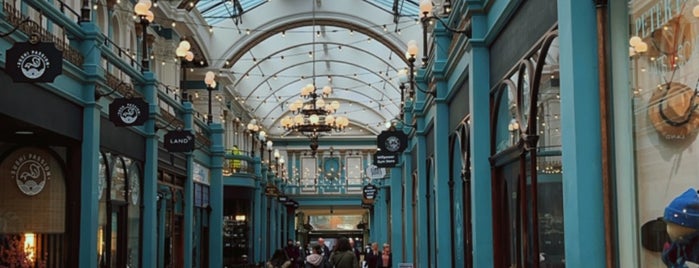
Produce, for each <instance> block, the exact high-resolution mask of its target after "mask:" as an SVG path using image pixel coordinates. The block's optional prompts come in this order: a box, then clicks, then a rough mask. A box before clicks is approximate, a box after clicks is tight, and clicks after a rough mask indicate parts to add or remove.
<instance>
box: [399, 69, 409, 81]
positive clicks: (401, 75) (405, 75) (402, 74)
mask: <svg viewBox="0 0 699 268" xmlns="http://www.w3.org/2000/svg"><path fill="white" fill-rule="evenodd" d="M407 82H408V70H406V69H401V70H400V71H398V83H401V84H404V83H407Z"/></svg>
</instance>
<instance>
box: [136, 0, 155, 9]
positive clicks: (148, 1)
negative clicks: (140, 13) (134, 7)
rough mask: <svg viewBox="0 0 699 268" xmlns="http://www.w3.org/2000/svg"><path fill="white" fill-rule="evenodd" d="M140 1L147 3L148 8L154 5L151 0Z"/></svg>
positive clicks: (140, 1)
mask: <svg viewBox="0 0 699 268" xmlns="http://www.w3.org/2000/svg"><path fill="white" fill-rule="evenodd" d="M138 2H139V3H143V4H144V5H146V8H147V9H150V8H151V7H152V6H153V2H151V1H150V0H139V1H138Z"/></svg>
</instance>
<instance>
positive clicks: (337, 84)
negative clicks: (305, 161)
mask: <svg viewBox="0 0 699 268" xmlns="http://www.w3.org/2000/svg"><path fill="white" fill-rule="evenodd" d="M196 7H197V9H198V10H199V12H200V13H201V15H202V17H203V18H204V19H205V20H206V21H207V22H208V23H209V24H210V25H211V26H212V29H213V33H212V34H211V41H210V42H209V44H207V49H208V53H209V57H210V58H211V59H212V60H211V61H210V62H211V65H210V67H212V68H218V70H219V75H229V76H231V77H232V78H233V79H232V81H233V84H232V85H231V86H230V87H229V90H230V91H231V94H232V95H233V96H234V101H237V102H238V103H240V104H241V105H242V107H244V109H245V110H246V111H247V112H248V113H250V115H251V116H253V117H254V118H256V119H257V120H258V122H260V123H261V124H262V126H263V128H264V129H265V130H266V131H267V133H268V134H269V135H272V136H277V137H283V136H291V137H293V136H295V135H296V133H289V132H287V131H286V130H285V129H284V128H282V127H281V124H280V121H281V119H282V118H283V117H285V116H287V115H290V112H289V105H290V104H291V103H292V102H294V101H295V100H296V99H298V98H299V93H300V91H301V88H302V87H304V86H305V85H307V84H313V83H314V81H315V84H316V87H317V88H319V90H318V93H320V89H321V88H322V87H324V86H326V85H330V86H331V87H332V88H333V94H332V95H331V96H330V97H329V98H326V99H325V100H326V102H328V101H332V100H338V101H339V102H340V104H341V107H340V109H339V110H338V111H337V112H336V114H337V115H342V116H347V117H348V118H349V119H350V126H349V127H348V128H347V129H346V130H345V132H343V133H333V134H332V135H333V136H375V135H377V134H378V133H379V132H381V131H382V130H383V129H384V127H383V126H384V123H385V122H386V121H388V120H391V119H393V118H395V117H396V116H397V115H398V114H399V113H400V102H401V93H400V89H399V87H398V84H397V72H398V71H399V70H401V69H405V68H406V67H407V62H406V60H405V56H404V55H405V48H406V44H407V42H408V41H409V40H411V39H418V41H420V42H419V43H421V40H419V39H420V38H421V37H422V29H421V26H420V24H418V23H417V12H418V4H417V2H414V1H402V0H397V1H362V0H345V1H328V0H326V1H322V0H271V1H259V0H251V1H238V0H234V1H207V0H200V1H199V2H198V3H197V5H196Z"/></svg>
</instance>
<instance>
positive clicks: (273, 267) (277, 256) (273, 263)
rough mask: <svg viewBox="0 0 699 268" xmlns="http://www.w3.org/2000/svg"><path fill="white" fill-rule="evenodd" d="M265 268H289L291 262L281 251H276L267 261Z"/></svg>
mask: <svg viewBox="0 0 699 268" xmlns="http://www.w3.org/2000/svg"><path fill="white" fill-rule="evenodd" d="M265 267H267V268H291V261H289V258H287V257H286V253H284V250H283V249H281V248H280V249H277V250H275V251H274V254H272V258H271V259H269V261H267V263H266V265H265Z"/></svg>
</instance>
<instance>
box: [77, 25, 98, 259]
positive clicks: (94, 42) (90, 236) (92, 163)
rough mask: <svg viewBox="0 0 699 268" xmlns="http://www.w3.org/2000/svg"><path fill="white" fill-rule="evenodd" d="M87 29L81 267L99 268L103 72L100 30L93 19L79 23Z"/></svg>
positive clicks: (83, 46)
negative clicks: (98, 97) (99, 92)
mask: <svg viewBox="0 0 699 268" xmlns="http://www.w3.org/2000/svg"><path fill="white" fill-rule="evenodd" d="M80 26H81V27H82V29H83V30H84V31H85V39H84V40H83V41H82V42H81V43H80V51H83V52H84V54H83V56H84V57H85V62H84V64H83V70H84V71H85V73H86V75H87V77H86V78H87V79H86V80H87V81H86V84H85V86H84V90H83V96H82V99H83V101H84V108H83V131H82V136H83V137H82V138H83V142H82V145H81V148H80V150H81V152H80V153H81V159H80V169H81V171H80V174H81V175H80V230H81V232H80V260H79V264H80V267H97V254H98V252H97V249H96V248H95V245H96V244H97V239H98V238H97V228H98V227H97V225H98V223H97V220H98V219H99V209H98V205H99V198H98V194H99V193H98V191H97V188H98V186H97V180H96V179H95V178H98V177H99V150H100V110H101V109H100V106H99V105H98V104H97V102H96V101H95V87H96V86H95V82H96V80H97V77H98V76H99V75H100V71H99V70H101V67H100V51H99V50H98V49H94V47H96V46H98V44H101V43H102V42H101V41H98V36H100V30H99V29H98V28H97V26H96V25H95V24H94V23H92V22H83V23H81V24H80Z"/></svg>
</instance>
